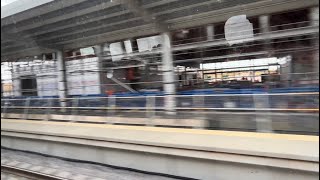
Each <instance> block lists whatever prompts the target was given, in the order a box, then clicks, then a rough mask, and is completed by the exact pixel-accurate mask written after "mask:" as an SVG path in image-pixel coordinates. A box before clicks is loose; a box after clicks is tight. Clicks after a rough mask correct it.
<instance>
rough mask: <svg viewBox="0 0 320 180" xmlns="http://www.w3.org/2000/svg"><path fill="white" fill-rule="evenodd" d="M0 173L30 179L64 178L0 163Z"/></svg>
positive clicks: (48, 179) (49, 179) (53, 179)
mask: <svg viewBox="0 0 320 180" xmlns="http://www.w3.org/2000/svg"><path fill="white" fill-rule="evenodd" d="M2 173H5V174H8V175H13V176H15V177H19V178H24V179H32V180H66V179H65V178H61V177H57V176H52V175H49V174H44V173H40V172H36V171H31V170H28V169H23V168H18V167H14V166H9V165H1V174H2Z"/></svg>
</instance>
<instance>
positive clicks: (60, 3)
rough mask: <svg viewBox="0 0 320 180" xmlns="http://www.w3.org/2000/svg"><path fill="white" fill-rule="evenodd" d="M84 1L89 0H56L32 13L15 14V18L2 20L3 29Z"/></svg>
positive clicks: (10, 17)
mask: <svg viewBox="0 0 320 180" xmlns="http://www.w3.org/2000/svg"><path fill="white" fill-rule="evenodd" d="M84 1H87V0H67V1H64V0H56V1H54V2H51V3H48V4H45V5H43V6H41V7H36V8H35V9H34V10H33V11H32V12H30V11H24V12H21V13H18V14H15V15H13V16H9V17H6V18H1V27H2V26H7V25H10V24H15V23H18V22H21V21H24V20H27V19H30V18H33V17H37V16H41V15H44V14H47V13H50V12H53V11H57V10H59V9H62V8H66V7H70V6H73V5H75V4H79V3H82V2H84ZM3 8H5V7H3Z"/></svg>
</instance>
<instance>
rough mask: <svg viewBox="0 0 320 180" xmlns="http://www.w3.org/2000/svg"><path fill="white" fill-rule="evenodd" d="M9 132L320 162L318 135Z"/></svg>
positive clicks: (71, 129) (87, 127)
mask: <svg viewBox="0 0 320 180" xmlns="http://www.w3.org/2000/svg"><path fill="white" fill-rule="evenodd" d="M6 131H7V132H23V133H32V134H37V135H53V136H60V137H61V136H63V137H69V138H70V137H74V138H81V139H89V140H99V141H108V142H117V143H128V144H135V145H146V146H153V147H172V148H178V149H185V150H197V151H204V152H223V153H230V154H241V155H250V156H259V157H272V158H281V159H292V160H301V161H310V162H319V146H318V145H319V137H318V136H303V135H284V134H268V133H248V132H230V131H210V130H197V129H175V128H159V127H135V126H118V125H107V124H83V123H71V122H46V121H27V120H6V119H2V120H1V134H3V133H4V132H6Z"/></svg>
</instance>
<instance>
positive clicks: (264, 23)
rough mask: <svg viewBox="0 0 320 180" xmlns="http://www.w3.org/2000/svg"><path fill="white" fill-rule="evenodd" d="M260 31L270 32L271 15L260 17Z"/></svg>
mask: <svg viewBox="0 0 320 180" xmlns="http://www.w3.org/2000/svg"><path fill="white" fill-rule="evenodd" d="M259 27H260V30H261V31H260V33H268V32H269V31H270V16H269V15H262V16H260V17H259Z"/></svg>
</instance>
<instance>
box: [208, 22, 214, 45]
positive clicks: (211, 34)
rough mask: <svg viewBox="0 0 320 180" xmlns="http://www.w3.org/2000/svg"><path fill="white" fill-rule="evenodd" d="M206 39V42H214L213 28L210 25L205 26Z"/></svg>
mask: <svg viewBox="0 0 320 180" xmlns="http://www.w3.org/2000/svg"><path fill="white" fill-rule="evenodd" d="M207 39H208V41H212V40H214V26H213V24H210V25H208V26H207Z"/></svg>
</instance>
